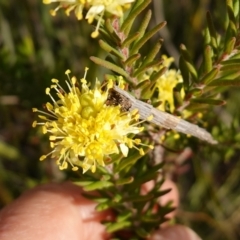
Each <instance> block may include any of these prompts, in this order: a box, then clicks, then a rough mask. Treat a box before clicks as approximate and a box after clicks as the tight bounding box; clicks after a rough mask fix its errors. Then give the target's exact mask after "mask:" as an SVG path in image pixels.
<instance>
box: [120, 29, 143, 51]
mask: <svg viewBox="0 0 240 240" xmlns="http://www.w3.org/2000/svg"><path fill="white" fill-rule="evenodd" d="M139 35H140V33H139V32H135V33H133V34H131V35H129V36H127V38H126V39H125V40H124V41H123V43H122V48H124V47H129V45H130V44H131V43H132V42H134V41H135V40H136V39H138V38H139Z"/></svg>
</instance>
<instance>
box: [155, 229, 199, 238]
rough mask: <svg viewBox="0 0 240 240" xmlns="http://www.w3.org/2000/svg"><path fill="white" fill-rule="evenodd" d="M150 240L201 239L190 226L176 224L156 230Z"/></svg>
mask: <svg viewBox="0 0 240 240" xmlns="http://www.w3.org/2000/svg"><path fill="white" fill-rule="evenodd" d="M150 240H201V238H200V237H199V236H198V235H197V234H196V233H195V232H194V231H193V230H191V229H190V228H188V227H185V226H181V225H175V226H170V227H166V228H164V229H162V230H159V231H156V232H155V233H154V234H153V235H152V237H151V238H150Z"/></svg>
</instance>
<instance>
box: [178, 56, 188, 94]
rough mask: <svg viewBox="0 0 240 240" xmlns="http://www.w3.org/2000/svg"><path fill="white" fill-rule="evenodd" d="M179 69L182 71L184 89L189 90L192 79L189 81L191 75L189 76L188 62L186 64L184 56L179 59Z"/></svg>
mask: <svg viewBox="0 0 240 240" xmlns="http://www.w3.org/2000/svg"><path fill="white" fill-rule="evenodd" d="M179 68H180V70H181V74H182V77H183V84H184V89H185V90H188V89H189V86H190V79H189V77H190V74H189V71H188V68H187V66H186V62H185V60H184V58H183V56H180V58H179Z"/></svg>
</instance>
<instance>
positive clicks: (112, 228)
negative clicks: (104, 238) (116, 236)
mask: <svg viewBox="0 0 240 240" xmlns="http://www.w3.org/2000/svg"><path fill="white" fill-rule="evenodd" d="M131 225H132V223H131V222H130V221H122V222H117V223H111V224H109V225H108V226H107V227H106V230H107V232H109V233H112V232H116V231H119V230H121V229H124V228H128V227H130V226H131Z"/></svg>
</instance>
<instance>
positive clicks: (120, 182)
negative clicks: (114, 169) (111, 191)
mask: <svg viewBox="0 0 240 240" xmlns="http://www.w3.org/2000/svg"><path fill="white" fill-rule="evenodd" d="M133 181H134V178H133V177H132V176H131V177H128V178H121V179H119V180H117V181H116V185H118V186H119V185H124V184H130V183H132V182H133Z"/></svg>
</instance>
